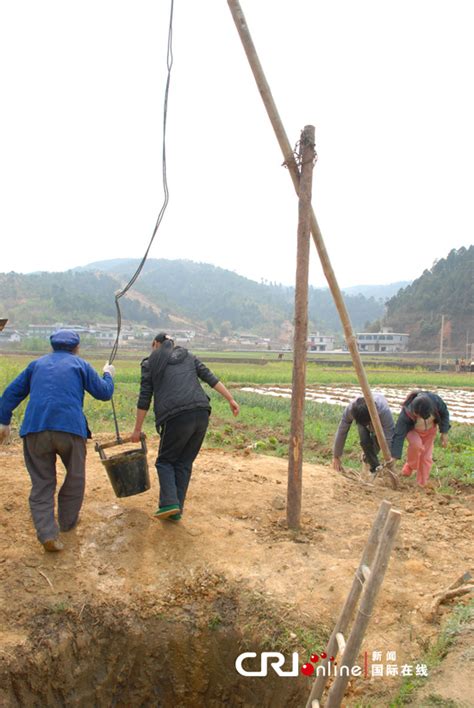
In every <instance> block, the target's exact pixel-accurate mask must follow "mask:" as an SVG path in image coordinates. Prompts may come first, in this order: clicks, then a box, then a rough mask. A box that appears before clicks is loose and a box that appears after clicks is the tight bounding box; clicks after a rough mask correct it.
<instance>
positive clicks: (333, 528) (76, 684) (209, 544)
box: [0, 441, 473, 707]
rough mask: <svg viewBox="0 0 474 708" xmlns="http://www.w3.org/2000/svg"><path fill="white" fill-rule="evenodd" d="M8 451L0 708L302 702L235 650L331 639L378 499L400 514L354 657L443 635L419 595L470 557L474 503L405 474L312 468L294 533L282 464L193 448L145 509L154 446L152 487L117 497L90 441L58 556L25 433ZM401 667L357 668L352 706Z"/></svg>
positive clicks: (304, 689)
mask: <svg viewBox="0 0 474 708" xmlns="http://www.w3.org/2000/svg"><path fill="white" fill-rule="evenodd" d="M149 447H150V449H153V447H154V445H153V443H152V442H151V441H150V446H149ZM0 463H1V470H2V472H1V482H2V483H1V487H0V509H1V511H2V514H1V521H0V525H1V530H2V533H1V538H0V561H1V564H0V568H1V572H2V583H1V591H2V595H1V602H0V627H2V630H1V632H0V658H1V679H2V681H1V682H0V683H1V685H3V686H4V687H5V688H4V693H3V696H0V703H1V701H2V700H3V703H2V705H3V704H5V705H12V706H15V705H63V704H66V703H67V704H68V705H79V706H82V705H83V706H86V705H97V706H106V705H107V706H108V705H117V706H125V705H128V706H130V705H143V706H147V705H150V706H151V705H153V706H169V705H174V706H183V707H184V706H202V705H206V706H218V705H219V706H220V705H230V706H254V705H255V706H257V705H258V706H272V707H273V706H277V707H278V706H280V705H281V706H289V707H291V706H300V705H302V704H304V700H305V696H306V695H307V694H308V691H309V681H310V680H309V679H308V678H306V677H304V676H300V677H298V678H292V679H281V678H278V677H276V675H275V676H273V675H270V674H269V675H268V677H267V678H253V679H251V678H246V677H242V676H240V675H238V674H237V672H236V670H235V667H234V662H235V659H236V657H237V656H238V654H239V653H240V652H241V651H254V652H259V651H260V650H261V649H262V648H266V650H271V649H273V650H274V651H279V650H281V651H284V653H285V655H286V656H288V657H289V656H290V654H291V652H292V651H299V652H300V665H301V664H302V663H304V662H305V661H307V659H308V656H309V652H311V651H317V650H320V649H321V648H323V643H324V639H325V637H326V636H327V632H328V631H329V629H330V628H331V627H332V625H333V623H334V621H335V618H336V616H337V614H338V612H339V610H340V607H341V605H342V603H343V601H344V599H345V597H346V594H347V592H348V589H349V587H350V584H351V582H352V577H353V573H354V570H355V568H356V567H357V564H358V562H359V559H360V555H361V552H362V549H363V546H364V544H365V541H366V539H367V535H368V532H369V529H370V527H371V524H372V521H373V519H374V517H375V514H376V511H377V508H378V505H379V503H380V501H381V500H382V499H383V498H386V499H388V500H389V501H391V502H392V503H393V504H394V506H395V507H397V508H399V509H401V510H402V512H404V513H403V516H402V524H401V528H400V532H399V536H398V539H397V542H396V547H395V550H394V553H393V555H392V560H391V563H390V567H389V570H388V573H387V575H386V578H385V582H384V585H383V588H382V592H381V595H380V597H379V602H378V605H377V608H376V612H375V614H374V617H373V618H372V620H371V622H370V624H369V632H368V635H367V636H366V638H365V641H364V652H365V651H366V652H368V653H369V654H370V653H371V652H372V651H375V650H378V651H381V652H384V651H388V650H392V651H393V650H395V651H397V654H398V661H399V663H400V664H401V663H415V662H418V661H419V660H420V659H421V655H422V652H423V650H424V647H425V646H426V641H427V640H428V639H429V638H430V637H432V636H434V635H435V634H436V632H437V631H438V626H437V625H436V624H430V623H429V622H427V620H426V619H425V617H424V614H423V612H422V609H423V607H424V605H425V603H426V601H427V600H428V599H429V598H430V596H431V594H432V593H434V592H436V591H437V590H439V589H441V588H443V587H445V586H446V584H447V581H448V582H449V581H450V580H451V579H454V578H455V577H458V576H459V575H460V573H462V572H464V571H465V570H467V569H468V568H469V562H468V559H469V557H470V553H471V538H470V535H471V532H472V520H473V513H472V504H473V499H472V498H471V499H466V497H464V498H463V499H462V500H461V498H460V497H459V498H457V497H445V496H440V495H434V494H429V493H428V494H427V493H426V492H420V491H418V490H417V489H416V488H415V487H414V484H413V482H412V481H411V480H409V481H405V480H403V481H402V488H401V490H400V491H398V492H395V491H393V490H391V489H390V488H388V487H385V486H383V484H382V483H381V484H380V486H376V487H375V488H372V489H370V488H366V487H360V486H358V485H357V484H356V483H355V482H351V481H350V480H346V479H344V478H343V477H341V476H339V475H337V474H335V473H334V472H332V471H331V470H329V469H328V468H325V467H320V466H316V465H305V468H304V493H303V525H302V529H301V531H300V532H298V533H293V532H290V531H288V530H287V529H286V527H285V522H284V518H285V511H284V498H285V491H286V490H285V484H286V473H287V467H286V462H285V461H284V460H280V459H277V458H270V457H263V456H259V455H253V454H250V455H247V454H245V452H242V453H240V454H238V453H232V454H230V453H225V452H222V451H216V450H205V451H202V453H201V455H200V457H199V458H198V460H197V463H196V465H195V471H194V473H193V479H192V481H191V486H190V491H189V501H188V503H187V507H186V510H185V515H184V518H183V521H182V522H180V523H173V522H169V521H168V522H165V521H162V522H159V521H156V520H155V519H153V518H152V513H153V511H154V510H155V507H156V498H157V483H156V479H155V475H154V473H153V454H150V465H151V470H152V490H151V491H150V492H147V493H145V494H143V495H140V496H136V497H130V498H128V499H122V500H119V499H116V498H115V497H114V495H113V491H112V488H111V486H110V484H109V481H108V479H107V477H106V474H105V471H104V469H103V467H102V465H101V463H100V461H99V459H98V458H97V457H96V455H95V453H94V452H93V451H92V449H91V450H90V451H89V457H88V480H87V491H86V501H85V505H84V508H83V513H82V518H81V521H80V524H79V526H78V527H77V529H76V530H75V531H72V532H69V533H68V534H63V540H64V542H65V545H66V548H65V550H64V551H63V552H62V553H59V554H45V553H44V552H43V550H42V549H41V547H40V546H39V544H38V543H37V541H36V539H35V536H34V531H33V528H32V525H31V521H30V517H29V510H28V504H27V497H28V492H29V480H28V477H27V474H26V472H25V470H24V467H23V462H22V456H21V448H20V446H19V445H17V444H12V445H10V446H8V447H3V448H1V449H0ZM301 652H303V653H301ZM304 652H308V656H306V654H305V653H304ZM399 680H400V679H399V678H396V677H395V678H384V679H376V678H370V677H367V678H361V679H360V680H358V681H357V682H354V683H353V685H352V687H351V691H352V693H351V694H350V695H351V696H352V697H353V698H352V699H351V698H349V699H348V702H347V703H346V705H348V706H349V705H353V704H354V703H351V701H352V700H353V701H354V702H355V701H357V700H359V699H357V698H356V697H357V696H359V697H360V696H361V695H362V696H364V698H370V700H372V702H373V704H374V705H387V697H388V696H389V695H393V693H394V691H396V688H397V685H398V682H399Z"/></svg>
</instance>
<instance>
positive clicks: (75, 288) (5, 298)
mask: <svg viewBox="0 0 474 708" xmlns="http://www.w3.org/2000/svg"><path fill="white" fill-rule="evenodd" d="M119 284H120V283H119V281H118V280H117V279H116V278H115V277H112V276H110V275H105V274H103V273H92V272H73V271H66V272H64V273H31V274H27V275H25V274H20V273H0V302H1V304H2V312H5V313H6V316H8V318H9V323H10V324H11V325H14V326H17V327H19V326H24V325H28V324H52V323H54V322H64V321H67V322H69V323H71V324H83V323H86V322H97V321H101V322H114V321H115V304H114V293H115V291H116V290H117V289H118V287H119ZM122 302H123V308H122V310H123V316H124V318H125V319H128V320H132V321H134V322H137V323H140V324H146V325H148V326H149V327H155V326H157V324H159V322H160V312H159V310H157V308H156V307H154V306H153V305H152V304H151V303H147V302H146V300H145V298H143V299H140V300H139V299H137V298H133V299H132V298H127V299H125V298H124V299H123V300H122Z"/></svg>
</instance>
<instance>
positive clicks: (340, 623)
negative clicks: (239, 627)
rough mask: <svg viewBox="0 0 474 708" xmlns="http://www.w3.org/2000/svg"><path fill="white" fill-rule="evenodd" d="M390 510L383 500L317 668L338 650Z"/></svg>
mask: <svg viewBox="0 0 474 708" xmlns="http://www.w3.org/2000/svg"><path fill="white" fill-rule="evenodd" d="M391 508H392V505H391V504H390V502H388V501H385V500H384V501H383V502H382V503H381V504H380V506H379V510H378V512H377V516H376V517H375V521H374V523H373V525H372V528H371V530H370V534H369V538H368V539H367V543H366V544H365V548H364V550H363V552H362V558H361V559H360V563H359V567H358V568H357V570H356V572H355V575H354V580H353V581H352V587H351V589H350V591H349V595H348V596H347V599H346V602H345V603H344V607H343V608H342V610H341V613H340V615H339V617H338V620H337V622H336V624H335V625H334V629H333V631H332V634H331V637H330V638H329V641H328V643H327V647H326V649H325V651H326V654H327V657H328V658H326V659H321V662H320V664H319V666H321V665H323V666H325V667H326V668H327V665H328V663H329V657H330V656H335V655H336V652H337V649H338V644H337V635H338V634H339V633H340V634H343V635H344V636H345V633H346V630H347V628H348V626H349V622H350V621H351V619H352V615H353V614H354V609H355V607H356V605H357V602H358V600H359V597H360V595H361V593H362V590H363V587H364V582H363V575H362V568H363V567H364V566H369V567H370V564H371V563H372V561H373V560H374V557H375V553H376V551H377V546H378V543H379V540H380V534H381V533H382V530H383V528H384V526H385V522H386V521H387V517H388V512H389V511H390V509H391ZM326 668H325V670H324V671H322V672H321V673H320V674H319V675H318V677H317V679H316V680H315V682H314V683H313V688H312V690H311V694H310V696H309V699H308V702H307V704H306V708H311V705H312V701H314V700H318V701H320V700H321V698H322V695H323V692H324V688H325V686H326V683H327V680H328V677H327V676H324V675H323V674H325V673H326Z"/></svg>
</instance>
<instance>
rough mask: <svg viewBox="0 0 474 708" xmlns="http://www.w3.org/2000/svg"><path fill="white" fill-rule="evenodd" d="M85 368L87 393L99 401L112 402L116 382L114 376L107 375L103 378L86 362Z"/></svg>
mask: <svg viewBox="0 0 474 708" xmlns="http://www.w3.org/2000/svg"><path fill="white" fill-rule="evenodd" d="M84 364H85V366H84V368H83V377H84V379H83V380H84V388H85V390H86V391H87V393H90V395H91V396H93V397H94V398H97V400H98V401H110V399H111V398H112V396H113V393H114V380H113V378H112V376H111V375H110V374H108V373H105V374H104V375H103V377H102V378H101V377H100V376H99V374H98V373H97V371H95V369H93V368H92V366H91V365H90V364H88V363H87V362H84Z"/></svg>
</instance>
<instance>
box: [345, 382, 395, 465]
mask: <svg viewBox="0 0 474 708" xmlns="http://www.w3.org/2000/svg"><path fill="white" fill-rule="evenodd" d="M374 403H375V407H376V408H377V411H378V414H379V418H380V423H381V424H382V428H383V432H384V436H385V439H386V441H387V444H388V446H389V447H390V443H391V442H392V437H393V430H394V427H395V424H394V422H393V416H392V412H391V410H390V407H389V405H388V403H387V401H386V399H385V398H384V396H382V394H380V393H376V394H374ZM354 421H355V422H356V424H357V432H358V433H359V441H360V446H361V448H362V451H363V452H362V460H363V463H364V464H366V465H367V466H368V467H369V469H370V472H371V473H372V475H374V476H375V475H376V473H377V470H378V467H379V460H378V454H379V452H380V448H379V444H378V442H377V437H376V435H375V432H374V429H373V427H372V422H371V420H370V413H369V409H368V408H367V403H366V402H365V400H364V398H362V397H359V398H356V399H355V400H353V401H352V402H351V403H349V405H348V406H347V408H346V409H345V411H344V413H343V414H342V418H341V422H340V424H339V428H338V429H337V433H336V438H335V440H334V452H333V461H332V466H333V467H334V469H335V470H337V471H340V469H341V457H342V453H343V451H344V445H345V442H346V438H347V434H348V432H349V429H350V427H351V425H352V423H353V422H354Z"/></svg>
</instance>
